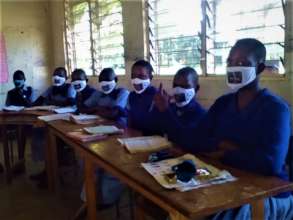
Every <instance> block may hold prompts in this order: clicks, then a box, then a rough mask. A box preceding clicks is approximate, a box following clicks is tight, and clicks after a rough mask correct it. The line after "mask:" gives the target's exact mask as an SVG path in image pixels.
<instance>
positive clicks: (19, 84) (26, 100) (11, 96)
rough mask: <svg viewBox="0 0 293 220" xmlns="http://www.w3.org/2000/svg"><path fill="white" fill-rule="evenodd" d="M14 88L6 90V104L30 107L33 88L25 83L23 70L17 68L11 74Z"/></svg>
mask: <svg viewBox="0 0 293 220" xmlns="http://www.w3.org/2000/svg"><path fill="white" fill-rule="evenodd" d="M13 82H14V85H15V88H14V89H11V90H10V91H8V93H7V96H6V103H5V104H6V106H9V105H15V106H25V107H30V106H31V105H32V103H33V101H34V90H33V88H32V87H30V86H26V85H25V75H24V73H23V71H21V70H17V71H15V72H14V74H13Z"/></svg>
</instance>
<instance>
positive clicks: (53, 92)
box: [39, 83, 76, 105]
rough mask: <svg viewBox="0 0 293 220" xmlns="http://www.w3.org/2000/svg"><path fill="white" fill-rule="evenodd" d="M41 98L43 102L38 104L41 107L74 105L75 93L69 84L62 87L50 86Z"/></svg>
mask: <svg viewBox="0 0 293 220" xmlns="http://www.w3.org/2000/svg"><path fill="white" fill-rule="evenodd" d="M41 96H42V97H43V98H44V102H43V103H39V104H41V105H58V104H59V103H66V104H65V105H68V104H69V105H75V97H76V91H75V90H74V88H73V86H72V85H71V84H69V83H65V84H64V85H62V86H50V87H49V88H48V89H47V90H46V91H45V92H44V93H43V94H42V95H41ZM67 103H68V104H67Z"/></svg>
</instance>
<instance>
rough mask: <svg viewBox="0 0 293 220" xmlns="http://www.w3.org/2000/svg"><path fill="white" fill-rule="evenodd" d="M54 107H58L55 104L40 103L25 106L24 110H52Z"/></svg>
mask: <svg viewBox="0 0 293 220" xmlns="http://www.w3.org/2000/svg"><path fill="white" fill-rule="evenodd" d="M56 108H58V107H57V106H55V105H40V106H33V107H29V108H25V110H26V111H53V110H54V109H56Z"/></svg>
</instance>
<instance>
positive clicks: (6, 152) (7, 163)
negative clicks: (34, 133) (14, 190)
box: [1, 125, 12, 183]
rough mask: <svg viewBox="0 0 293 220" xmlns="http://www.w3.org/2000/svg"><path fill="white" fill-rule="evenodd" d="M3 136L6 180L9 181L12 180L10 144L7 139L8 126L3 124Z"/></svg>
mask: <svg viewBox="0 0 293 220" xmlns="http://www.w3.org/2000/svg"><path fill="white" fill-rule="evenodd" d="M1 135H2V138H3V154H4V166H5V172H6V181H7V183H11V182H12V170H11V164H10V158H9V146H8V139H7V126H6V125H3V126H2V134H1Z"/></svg>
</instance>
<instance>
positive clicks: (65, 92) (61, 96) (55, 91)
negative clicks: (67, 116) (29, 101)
mask: <svg viewBox="0 0 293 220" xmlns="http://www.w3.org/2000/svg"><path fill="white" fill-rule="evenodd" d="M66 80H67V71H66V69H65V68H64V67H58V68H56V69H55V70H54V72H53V76H52V86H50V87H49V88H48V89H47V90H46V91H45V92H44V93H43V94H42V95H41V96H40V97H39V98H38V99H37V100H36V101H35V103H34V105H35V106H36V105H56V106H62V107H64V106H72V105H74V104H75V96H76V92H75V90H74V89H73V87H72V86H71V85H70V83H66Z"/></svg>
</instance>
